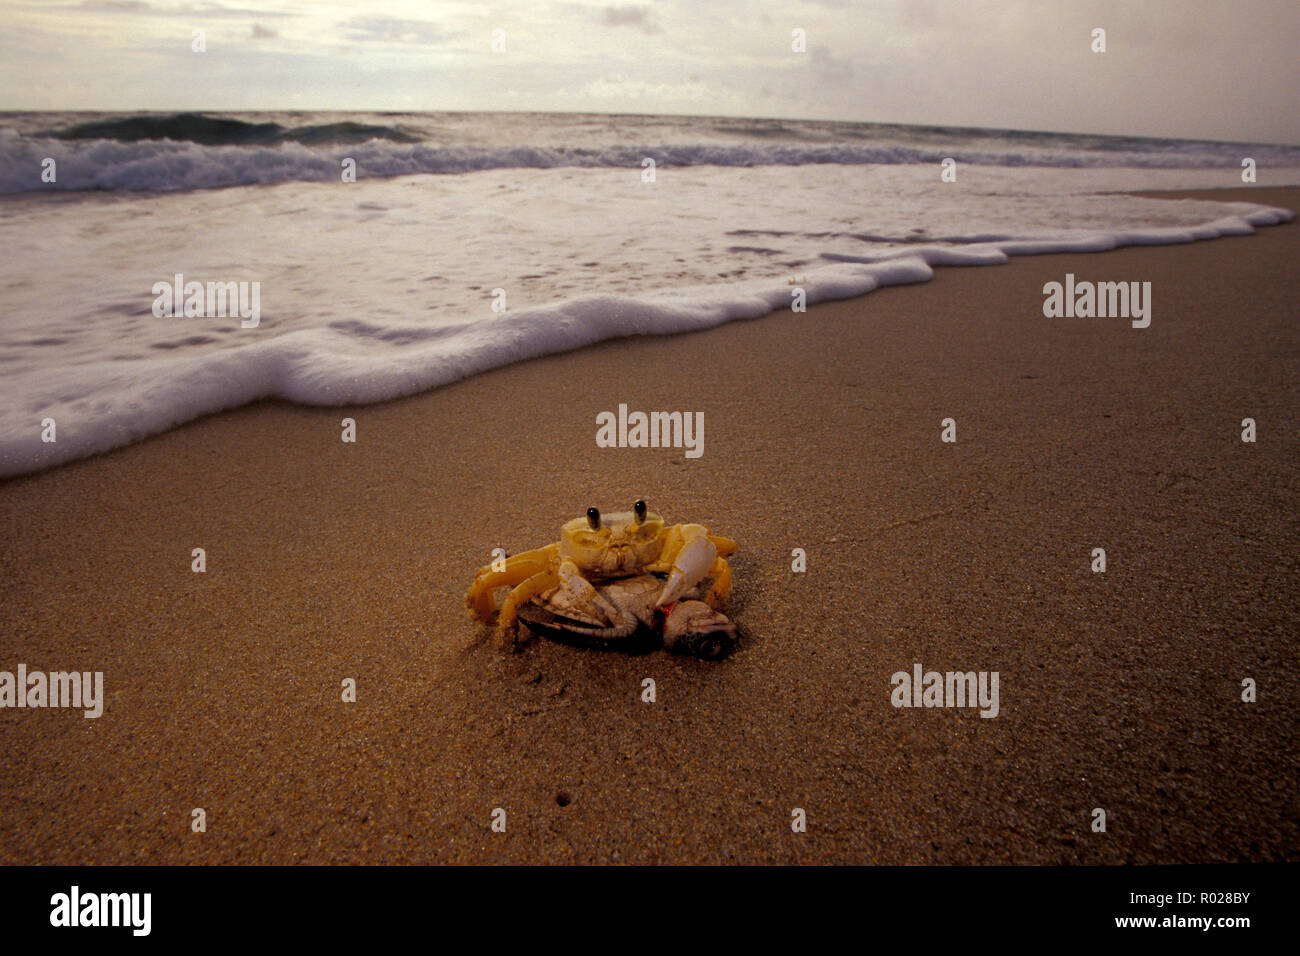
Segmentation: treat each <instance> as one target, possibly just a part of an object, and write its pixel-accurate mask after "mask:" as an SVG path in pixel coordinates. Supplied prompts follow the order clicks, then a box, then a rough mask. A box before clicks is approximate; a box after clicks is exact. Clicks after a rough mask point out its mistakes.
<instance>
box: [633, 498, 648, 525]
mask: <svg viewBox="0 0 1300 956" xmlns="http://www.w3.org/2000/svg"><path fill="white" fill-rule="evenodd" d="M632 513H633V514H635V515H636V523H637V524H641V523H642V522H643V521H645V502H644V501H640V500H638V501H637V503H636V504H634V505H633V506H632Z"/></svg>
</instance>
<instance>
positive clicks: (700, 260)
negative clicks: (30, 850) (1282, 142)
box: [0, 113, 1300, 475]
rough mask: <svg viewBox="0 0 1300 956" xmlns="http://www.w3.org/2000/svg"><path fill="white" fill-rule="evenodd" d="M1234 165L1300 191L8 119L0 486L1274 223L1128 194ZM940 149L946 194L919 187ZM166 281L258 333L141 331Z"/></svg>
mask: <svg viewBox="0 0 1300 956" xmlns="http://www.w3.org/2000/svg"><path fill="white" fill-rule="evenodd" d="M1245 157H1250V158H1252V159H1254V160H1255V162H1256V164H1257V167H1258V176H1259V181H1260V182H1261V183H1267V184H1272V185H1294V184H1300V148H1297V147H1286V146H1270V145H1260V144H1248V145H1243V144H1225V143H1210V142H1190V141H1181V140H1144V139H1135V138H1132V137H1104V136H1095V135H1069V134H1049V133H1027V132H1018V131H995V130H964V129H940V128H932V127H904V126H884V125H878V124H850V123H829V122H795V121H790V120H754V119H720V118H686V117H645V116H595V115H552V114H471V113H464V114H336V113H285V114H264V113H259V114H204V115H202V116H198V115H181V116H176V115H161V114H159V115H153V114H147V115H128V114H71V113H64V114H55V113H13V114H0V475H15V474H22V473H26V472H30V471H34V470H38V469H40V468H45V467H49V466H51V465H54V464H57V463H60V462H63V461H68V460H71V459H74V458H77V457H81V456H84V455H87V454H92V453H94V452H98V451H103V450H107V449H110V448H113V447H117V446H120V445H123V444H126V443H129V442H131V441H135V440H138V439H140V438H143V437H146V436H148V435H151V434H156V433H158V432H160V431H164V430H166V429H168V428H171V427H174V426H176V425H178V424H181V423H183V422H185V421H188V420H190V419H193V418H195V417H197V416H200V415H204V414H208V413H211V412H214V411H218V410H221V409H224V408H230V407H234V406H237V405H240V404H244V403H246V402H249V401H253V400H256V399H258V398H263V397H269V396H279V397H283V398H286V399H289V400H291V401H295V402H302V403H307V404H317V405H352V404H357V403H366V402H376V401H382V400H385V399H390V398H395V397H398V396H402V395H408V394H412V393H415V392H419V391H422V390H425V389H428V388H432V387H435V386H438V385H442V384H446V383H448V382H451V381H455V380H457V379H460V378H463V377H466V376H469V375H473V374H476V373H478V372H482V371H485V370H487V369H491V368H495V367H497V366H500V365H503V364H505V363H507V362H511V361H517V360H519V359H525V358H530V357H534V356H538V355H544V354H549V353H553V352H557V351H563V350H567V349H572V348H576V347H579V346H582V345H585V344H589V343H592V342H596V341H599V340H601V339H606V338H611V337H615V336H621V335H632V334H638V333H642V334H664V333H672V332H681V331H687V330H691V329H699V328H705V327H709V326H713V325H717V324H720V323H723V322H729V321H733V320H736V319H744V318H752V317H756V316H759V315H763V314H766V313H769V312H772V311H774V310H777V309H788V308H789V306H790V303H791V293H792V289H794V288H795V287H796V286H797V287H798V288H801V289H804V290H805V291H806V293H807V300H808V302H809V303H810V304H811V303H814V302H818V301H823V300H827V299H834V298H843V297H848V296H853V295H861V294H864V293H866V292H870V291H871V290H872V289H874V288H876V287H878V286H880V285H887V284H896V283H907V282H922V281H925V280H926V279H928V278H929V277H930V276H931V275H932V268H933V267H935V266H950V265H996V264H999V263H1003V262H1006V261H1007V258H1008V256H1011V255H1024V254H1033V253H1036V252H1049V251H1065V250H1075V251H1081V252H1086V251H1097V250H1102V249H1109V248H1114V247H1116V246H1119V245H1126V244H1134V243H1175V242H1191V241H1196V240H1200V239H1208V238H1214V237H1217V236H1222V235H1233V234H1243V233H1248V232H1250V231H1252V230H1253V229H1254V228H1257V227H1260V226H1267V225H1269V224H1272V223H1276V222H1281V221H1285V220H1289V219H1290V218H1292V214H1291V212H1290V211H1287V210H1277V209H1270V208H1268V207H1264V206H1259V205H1257V204H1253V203H1248V202H1236V203H1212V202H1202V201H1194V200H1155V199H1144V198H1139V197H1134V196H1129V195H1125V194H1124V191H1129V190H1149V189H1174V188H1195V187H1220V186H1235V185H1240V184H1241V162H1242V159H1243V158H1245ZM946 158H952V159H954V160H955V161H956V163H957V167H956V181H955V182H942V181H941V178H940V163H941V161H942V160H944V159H946ZM47 160H53V163H54V165H53V169H54V181H53V182H46V181H44V180H43V178H42V171H43V169H46V168H48V167H49V164H48V163H47V162H46V161H47ZM345 160H351V161H352V162H354V163H355V170H356V181H355V182H344V181H343V178H342V176H341V171H342V169H343V164H344V162H345ZM649 161H653V168H652V169H651V168H648V167H650V162H649ZM651 172H652V173H653V176H651V175H650V174H651ZM178 274H179V275H180V276H182V277H183V278H182V280H181V281H182V283H186V282H192V281H197V282H200V283H209V282H216V283H231V282H233V283H247V284H248V286H246V289H251V287H252V284H253V283H256V284H257V295H258V297H257V300H256V301H257V304H258V310H257V315H256V325H252V322H251V320H250V319H248V318H247V317H244V316H241V315H238V314H231V315H224V316H213V317H208V316H192V317H184V316H183V315H171V314H165V315H157V314H155V312H156V309H155V304H156V302H155V300H156V299H157V298H158V292H157V291H155V286H156V285H157V284H159V283H163V284H167V285H169V286H170V285H174V284H175V282H176V276H177V275H178ZM1117 278H1136V277H1117ZM494 306H495V308H494ZM502 307H504V311H500V310H501V309H502ZM48 419H53V420H54V422H55V424H56V429H57V431H56V434H57V441H55V442H52V443H51V442H46V441H43V440H42V435H43V433H44V434H48V429H47V428H46V427H45V426H44V425H43V423H44V422H46V420H48Z"/></svg>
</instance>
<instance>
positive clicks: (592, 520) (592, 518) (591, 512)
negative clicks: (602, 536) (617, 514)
mask: <svg viewBox="0 0 1300 956" xmlns="http://www.w3.org/2000/svg"><path fill="white" fill-rule="evenodd" d="M587 524H588V525H590V526H591V530H592V531H598V530H599V529H600V509H599V508H588V509H587Z"/></svg>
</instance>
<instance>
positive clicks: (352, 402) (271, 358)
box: [0, 187, 1300, 483]
mask: <svg viewBox="0 0 1300 956" xmlns="http://www.w3.org/2000/svg"><path fill="white" fill-rule="evenodd" d="M1236 193H1237V191H1236V190H1218V191H1215V192H1214V194H1213V195H1214V198H1216V199H1218V200H1219V201H1227V202H1232V201H1236V200H1239V199H1240V196H1239V195H1237V194H1236ZM1103 195H1104V194H1103ZM1128 195H1134V196H1143V197H1157V198H1166V199H1172V198H1176V197H1191V198H1202V199H1204V198H1209V195H1210V194H1206V193H1202V192H1198V191H1195V190H1171V191H1166V192H1145V193H1144V192H1137V193H1129V194H1128ZM1280 195H1282V196H1283V197H1294V196H1297V195H1300V187H1294V188H1289V191H1287V190H1282V191H1281V193H1280ZM1287 201H1290V198H1288V199H1287ZM1255 205H1258V206H1260V207H1261V209H1260V210H1256V211H1255V212H1251V213H1244V212H1243V213H1242V214H1241V215H1240V216H1238V217H1223V218H1220V219H1217V220H1212V221H1208V222H1203V223H1201V224H1200V225H1198V226H1183V227H1160V228H1156V227H1151V228H1141V229H1135V230H1132V231H1119V232H1100V233H1096V234H1084V235H1082V236H1079V237H1076V238H1058V239H1032V238H1030V239H1021V240H1014V239H1007V240H992V241H988V242H982V243H968V244H965V245H957V246H951V247H947V246H942V245H935V244H934V243H932V242H926V241H918V244H917V245H916V247H915V248H908V247H906V246H904V247H901V248H898V249H896V250H894V251H893V253H892V254H889V255H886V256H884V257H883V258H876V259H866V260H863V261H856V260H855V259H854V258H853V257H852V256H839V257H836V256H830V255H829V254H828V255H827V256H826V257H825V259H826V261H823V262H821V263H820V265H819V266H818V267H817V268H815V269H811V268H810V271H808V272H806V273H805V275H803V276H802V277H800V278H798V279H795V278H789V277H786V278H785V279H784V280H783V279H782V278H781V277H772V278H767V279H748V280H745V281H743V282H739V283H736V284H727V283H723V284H715V285H704V286H698V285H692V286H690V287H688V289H687V291H689V292H692V293H695V294H696V295H695V297H694V298H693V299H692V300H691V301H690V302H676V301H674V300H672V299H671V298H665V294H666V293H665V290H663V289H658V290H650V291H647V292H645V293H628V294H627V295H625V296H621V297H620V296H617V295H615V296H613V297H612V298H611V297H609V296H600V295H593V294H587V295H579V296H576V297H572V298H569V299H565V300H563V301H555V302H549V303H546V304H542V305H536V306H528V307H525V308H523V309H520V310H516V311H515V312H514V313H513V314H512V315H510V316H500V317H499V322H500V324H494V325H492V326H491V327H490V328H491V330H492V338H493V339H494V340H495V343H496V345H495V347H492V348H489V347H488V346H487V343H485V342H483V341H479V340H480V339H482V338H484V336H485V335H486V334H487V331H488V330H489V326H487V325H476V324H475V323H472V322H471V323H468V324H464V325H461V326H453V327H452V328H451V329H450V330H449V331H450V332H451V335H450V337H449V338H448V341H456V342H457V343H458V344H457V345H456V346H454V347H453V348H452V349H451V350H450V351H449V352H445V353H444V352H440V351H438V350H437V349H435V350H434V351H432V352H429V351H426V352H423V353H420V355H419V361H418V367H415V368H414V369H412V368H408V367H407V365H408V363H409V362H410V357H409V356H398V357H397V359H395V360H394V365H393V366H392V368H390V369H389V370H388V372H387V373H376V372H375V371H374V368H373V366H367V365H365V364H364V363H362V364H361V365H359V366H357V365H354V366H350V368H351V369H352V373H353V374H351V375H350V376H348V375H343V374H342V373H341V371H340V370H338V369H336V370H334V371H333V372H332V373H331V374H330V375H327V376H325V382H324V383H322V382H319V381H315V379H316V377H317V371H318V370H315V369H314V366H313V365H312V362H313V361H314V360H315V358H316V357H314V356H313V353H311V352H310V350H307V351H306V352H303V351H301V350H295V349H294V348H293V347H283V348H282V347H281V346H283V345H284V342H286V341H288V338H287V337H286V338H285V339H279V338H277V337H275V336H273V337H272V338H271V339H270V340H269V341H267V342H264V343H263V345H264V347H263V348H259V349H251V348H250V349H248V350H246V351H241V352H237V353H228V352H226V351H224V350H218V351H216V352H209V353H206V355H204V356H201V359H202V362H205V363H206V364H198V365H195V366H194V367H193V368H191V375H192V376H193V378H194V380H198V381H204V382H205V383H206V387H205V388H203V389H201V390H200V389H196V387H195V386H194V382H193V380H187V381H186V382H185V383H184V387H182V382H181V380H179V379H177V378H175V377H174V376H171V377H169V376H165V375H164V376H162V377H156V376H155V377H149V376H148V374H147V369H146V372H145V373H139V371H138V369H137V373H138V374H144V376H145V378H144V381H146V382H147V383H148V385H147V388H144V387H143V386H141V388H138V389H135V390H133V389H130V388H127V387H126V386H125V385H124V384H122V383H121V382H119V383H118V391H119V394H117V395H116V396H115V397H114V398H113V399H110V400H107V401H105V400H103V399H102V396H101V397H100V399H97V400H96V401H94V402H92V399H93V398H94V397H95V394H96V393H91V394H90V395H83V397H82V401H81V403H80V404H81V405H82V406H83V407H81V408H79V409H76V410H73V409H70V408H64V407H63V404H62V403H65V402H67V401H68V399H66V398H56V397H55V396H59V395H65V394H67V390H68V389H70V390H71V391H72V393H73V394H74V395H76V394H78V389H79V388H80V387H81V386H80V385H79V384H77V383H73V382H64V386H65V388H64V389H63V390H61V391H49V392H42V393H41V395H42V397H43V398H44V399H46V402H45V403H44V404H33V405H32V406H31V407H29V409H28V411H29V413H32V414H34V415H41V416H48V419H47V418H41V419H39V421H40V422H41V429H40V430H37V429H35V428H33V427H32V422H33V421H36V420H37V419H35V418H33V419H24V420H25V421H27V424H26V425H24V426H23V427H22V429H21V431H17V430H15V428H14V426H13V425H12V423H10V424H8V425H7V426H6V431H7V433H8V434H9V436H10V437H8V438H6V439H5V440H4V442H0V483H3V482H4V481H6V480H9V479H12V478H16V477H21V476H22V475H25V474H35V473H39V472H40V471H44V470H47V469H49V468H57V467H61V466H62V465H65V464H68V463H70V462H73V461H78V460H81V459H84V458H87V457H92V456H94V455H98V454H104V453H108V452H112V451H114V450H115V449H117V448H121V447H125V445H129V444H133V443H135V442H138V441H146V440H148V439H150V438H152V437H155V436H157V435H160V434H164V433H166V432H167V431H170V430H172V429H175V428H179V427H183V426H185V425H188V424H189V423H191V422H193V421H197V420H199V419H201V418H204V417H206V416H208V415H213V414H222V413H224V412H227V411H230V410H232V409H236V408H240V407H243V406H247V405H253V404H257V403H258V402H266V401H271V402H274V401H290V402H293V403H300V404H303V405H304V406H305V407H319V408H345V407H357V406H358V405H362V406H365V407H372V406H376V405H383V404H385V403H387V402H391V401H400V400H402V399H403V398H409V397H414V396H418V395H421V394H423V393H425V392H428V391H431V390H433V389H436V388H442V387H445V386H447V385H451V384H455V383H456V382H458V381H464V380H465V379H468V378H473V377H475V376H477V375H482V374H485V373H487V372H491V371H492V370H494V369H497V368H502V367H505V366H507V365H512V364H516V363H519V362H527V361H534V360H536V359H538V358H544V357H547V356H549V355H561V354H566V353H569V352H573V351H576V350H580V349H582V348H589V347H591V346H592V345H597V344H599V343H600V342H603V341H617V340H618V339H626V338H636V337H638V336H640V335H645V334H654V335H665V334H667V335H678V334H685V333H690V332H697V331H701V330H704V329H709V328H716V327H718V326H721V325H727V324H730V323H732V322H736V321H753V320H754V319H759V318H763V317H765V316H769V315H772V314H776V313H784V312H785V311H786V310H787V309H789V307H790V294H791V292H792V287H793V286H794V285H795V284H796V283H798V285H800V286H802V287H807V288H806V300H805V301H806V302H807V303H808V305H809V306H811V305H817V304H824V303H826V302H834V301H845V300H847V299H852V298H860V297H863V296H866V295H870V294H871V293H872V292H875V291H878V290H880V289H882V288H887V287H889V286H893V285H916V284H923V283H926V282H930V281H933V279H934V276H935V270H936V269H940V268H944V267H952V266H990V265H1005V264H1007V263H1009V262H1010V261H1011V260H1012V259H1013V258H1018V257H1023V256H1034V255H1050V254H1075V253H1095V252H1099V251H1112V249H1111V248H1107V246H1106V243H1111V244H1113V248H1129V247H1132V246H1144V245H1179V244H1186V243H1189V242H1197V241H1207V240H1209V239H1212V238H1224V237H1227V236H1235V235H1241V234H1243V231H1245V232H1244V234H1250V232H1249V231H1250V230H1251V229H1252V227H1253V229H1254V230H1258V229H1261V228H1268V227H1269V226H1271V225H1277V224H1284V222H1285V221H1286V220H1283V222H1282V223H1278V222H1270V220H1271V219H1275V218H1277V217H1279V216H1290V217H1291V219H1292V220H1294V217H1295V212H1294V210H1291V209H1289V208H1287V207H1280V206H1275V205H1273V204H1271V203H1256V204H1255ZM1247 218H1249V219H1253V220H1255V221H1254V222H1248V221H1246V220H1247ZM1233 220H1235V222H1234V221H1233ZM1171 232H1172V233H1174V234H1175V236H1173V237H1171V236H1170V233H1171ZM834 265H839V266H845V265H848V266H851V267H853V268H854V269H855V270H856V271H855V272H854V274H853V275H850V276H844V275H831V274H830V271H831V267H832V266H834ZM810 277H811V278H810ZM168 283H172V284H173V285H174V287H175V295H174V297H173V295H172V291H171V289H172V285H169V284H168ZM181 283H182V275H181V274H179V273H177V274H174V276H170V275H169V277H168V279H167V281H165V282H163V283H161V285H162V286H163V288H164V291H165V292H166V301H165V304H164V305H163V309H164V310H165V313H166V314H167V315H169V316H171V317H172V318H175V317H177V315H178V311H177V310H178V309H179V303H180V301H181V299H182V292H181ZM213 287H214V283H212V282H209V283H208V285H207V295H208V299H207V307H208V308H209V309H213V308H215V306H214V296H215V295H216V293H215V292H214V289H213ZM153 289H154V291H155V292H156V291H157V290H158V284H155V285H154V286H153ZM246 291H247V290H246V289H245V286H244V285H243V284H242V283H241V285H240V291H239V306H238V309H236V312H237V313H238V315H237V316H236V317H238V318H240V319H241V323H240V324H241V326H243V327H251V326H256V325H258V324H259V321H260V310H259V308H258V305H257V302H258V298H259V296H258V291H259V283H257V282H253V283H252V289H251V293H250V295H251V300H252V302H253V305H252V310H253V311H252V312H251V313H248V314H247V315H246V314H245V309H246V307H247V305H246V302H245V298H244V296H245V293H246ZM232 294H233V293H232ZM220 301H221V302H222V303H223V306H222V307H223V308H224V302H225V298H224V294H223V296H222V298H221V300H220ZM153 308H154V312H155V314H158V310H159V301H158V300H155V302H154V306H153ZM187 308H188V306H187ZM610 315H614V316H616V317H617V318H616V319H614V320H610V319H609V316H610ZM249 319H251V325H250V322H249V321H248V320H249ZM638 330H640V331H638ZM435 338H436V339H438V340H439V341H441V340H442V339H443V338H444V336H443V335H441V334H440V335H437V336H435ZM155 346H157V347H167V348H171V347H173V344H172V343H155ZM232 355H234V356H235V359H234V360H231V361H224V362H223V361H219V359H221V358H222V357H223V356H224V357H225V358H231V356H232ZM367 369H368V371H365V370H367ZM58 371H59V370H58V369H57V368H51V369H49V370H48V373H53V374H57V373H58ZM82 374H88V373H87V372H86V369H84V368H83V369H82ZM221 379H225V380H226V382H227V384H226V387H225V389H224V390H223V389H222V388H221V387H218V386H216V385H215V384H214V380H221ZM22 381H23V384H24V385H25V386H27V387H31V388H37V389H39V388H40V387H41V386H40V385H39V384H37V382H36V379H35V378H34V377H33V378H31V379H23V380H22ZM58 381H60V382H63V381H64V380H63V379H61V378H60V379H58ZM231 382H234V383H236V384H234V385H231V384H230V383H231ZM196 391H197V392H198V393H199V394H200V395H202V396H203V398H202V399H201V400H199V401H196V400H195V398H194V393H195V392H196ZM268 392H278V393H282V394H268ZM395 393H397V394H395ZM282 395H290V396H293V397H292V398H283V397H282ZM384 396H387V397H384ZM344 399H348V400H344ZM17 400H18V399H17V397H16V398H15V401H17ZM178 406H180V407H182V408H183V409H184V410H183V411H178V410H177V408H178ZM142 408H145V409H149V411H147V412H142V411H141V409H142ZM65 412H66V414H65ZM68 419H71V421H70V422H69V421H68ZM54 421H58V422H60V423H63V430H62V438H61V440H60V441H58V442H57V443H47V440H48V438H49V431H50V429H52V428H53V427H54V426H53V425H52V424H51V423H52V422H54ZM47 426H48V427H47ZM69 429H71V434H72V436H73V437H72V438H71V439H69ZM34 463H35V467H33V464H34Z"/></svg>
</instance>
